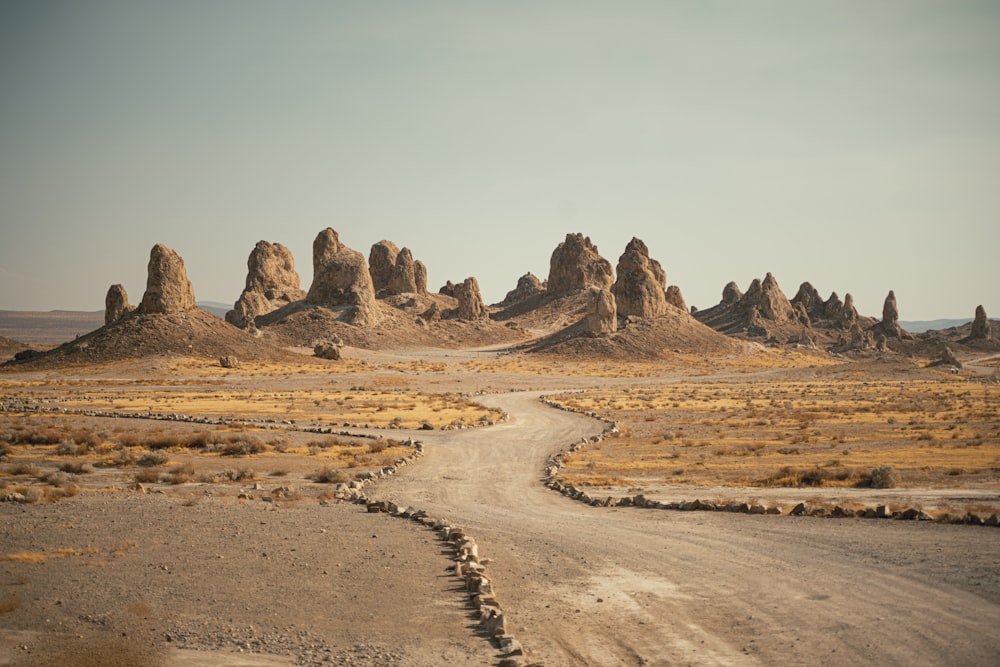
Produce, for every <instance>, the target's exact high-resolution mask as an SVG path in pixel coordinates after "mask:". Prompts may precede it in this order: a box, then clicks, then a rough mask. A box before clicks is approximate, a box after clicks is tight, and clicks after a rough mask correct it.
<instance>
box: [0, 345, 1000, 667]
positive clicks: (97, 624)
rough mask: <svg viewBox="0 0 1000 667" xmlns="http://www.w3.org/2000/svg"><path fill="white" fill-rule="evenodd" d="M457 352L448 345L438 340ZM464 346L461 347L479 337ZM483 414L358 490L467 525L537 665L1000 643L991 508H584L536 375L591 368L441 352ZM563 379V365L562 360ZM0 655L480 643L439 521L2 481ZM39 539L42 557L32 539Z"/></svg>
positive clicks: (78, 656) (325, 653) (282, 658)
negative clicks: (466, 360) (937, 515)
mask: <svg viewBox="0 0 1000 667" xmlns="http://www.w3.org/2000/svg"><path fill="white" fill-rule="evenodd" d="M445 357H448V358H451V359H455V358H461V355H458V356H457V357H456V355H454V354H453V353H447V354H445V353H441V355H440V358H445ZM473 358H474V357H473ZM434 378H435V381H436V382H438V383H439V384H438V385H437V386H439V387H440V388H442V389H444V388H446V387H455V388H463V387H465V388H466V389H472V387H471V386H469V385H476V386H477V387H478V386H482V385H489V386H490V387H491V388H492V389H499V388H502V387H511V388H517V389H529V388H530V389H534V390H535V391H519V392H507V393H497V394H493V395H489V396H485V397H483V400H484V402H487V403H489V404H491V405H496V406H499V407H501V408H503V409H505V410H507V412H508V413H509V415H510V419H509V421H507V422H506V423H503V424H499V425H496V426H493V427H490V428H487V429H474V430H465V431H446V432H442V431H434V432H422V433H420V434H419V437H420V438H421V439H422V440H423V442H424V443H425V446H426V452H427V454H426V456H425V457H424V458H423V459H422V460H420V461H419V462H418V463H417V464H415V465H412V466H407V467H404V468H403V469H401V471H400V473H399V474H398V475H397V476H395V477H393V478H391V479H388V480H385V481H382V482H379V483H378V484H377V485H375V486H374V487H372V488H371V489H370V490H369V491H368V493H369V495H370V496H372V497H376V498H384V499H389V500H394V501H396V502H398V503H400V504H405V505H410V506H414V507H417V508H422V509H425V510H428V511H429V512H431V513H432V514H434V515H436V516H440V517H445V518H447V519H449V520H450V521H452V522H453V523H455V524H457V525H460V526H462V527H464V528H466V529H467V530H468V532H469V533H470V534H471V535H473V536H474V537H475V538H476V540H477V541H478V543H479V551H480V556H481V557H485V558H489V559H492V562H491V563H490V564H489V565H488V568H487V572H488V574H489V575H490V577H492V579H493V581H494V584H495V585H496V588H497V594H498V598H499V600H500V602H501V604H502V605H503V608H504V610H505V612H506V613H507V615H508V618H509V621H510V622H509V626H510V629H511V630H512V631H513V632H514V634H515V635H516V636H517V638H518V639H519V640H520V641H521V642H522V643H523V644H524V645H525V647H526V648H527V649H528V651H529V653H530V658H531V660H535V661H539V662H543V663H544V664H545V665H549V666H550V667H551V666H557V665H684V664H691V665H849V664H851V665H853V664H880V665H941V664H949V665H995V664H996V661H997V656H998V655H1000V635H998V633H997V631H996V629H997V628H998V627H1000V530H997V529H993V528H983V527H970V526H952V525H940V524H933V523H925V522H902V521H874V520H856V519H841V520H823V519H814V518H806V517H803V518H797V517H784V516H783V517H762V516H747V515H734V514H725V513H705V512H696V513H681V512H665V511H654V510H639V509H634V508H591V507H586V506H583V505H581V504H579V503H577V502H574V501H571V500H568V499H566V498H564V497H562V496H561V495H558V494H556V493H554V492H552V491H550V490H548V489H546V488H545V487H544V486H543V485H542V482H541V473H542V468H543V467H544V462H545V460H546V458H547V457H548V456H549V455H550V454H551V453H553V452H555V451H557V450H559V449H561V448H563V447H565V446H566V445H568V444H570V443H572V442H574V441H576V440H578V439H580V438H581V437H586V436H589V435H591V434H595V433H598V432H599V431H600V430H601V428H602V427H603V425H602V424H600V423H599V422H597V421H595V420H592V419H589V418H586V417H582V416H579V415H574V414H572V413H568V412H564V411H559V410H554V409H551V408H548V407H546V406H544V405H543V404H541V403H539V402H538V401H537V400H536V397H537V394H538V390H540V389H545V390H548V391H552V390H557V389H574V388H581V387H582V386H584V385H585V384H589V386H593V384H594V380H593V379H590V380H587V381H586V382H583V381H575V382H574V381H570V382H569V384H568V385H566V384H563V385H562V386H561V385H560V379H559V378H551V377H541V376H538V377H531V376H511V377H509V378H506V377H504V376H499V375H494V376H490V377H486V376H483V377H479V376H476V377H469V376H468V375H452V374H450V373H444V374H440V375H435V376H434ZM562 382H563V383H565V382H566V380H565V379H562ZM0 516H2V519H3V524H2V526H3V527H2V529H0V547H2V549H0V550H2V553H3V554H6V555H8V556H10V555H12V554H18V553H24V554H27V556H24V557H22V558H21V559H20V560H18V559H14V560H9V559H8V560H5V561H0V665H53V664H60V665H62V664H65V665H154V666H155V667H161V666H162V667H170V666H179V667H183V666H188V667H190V666H194V665H199V666H200V665H233V666H235V665H245V666H247V667H255V666H263V665H292V664H301V665H358V666H374V665H413V666H417V665H442V664H455V665H488V664H496V663H497V662H498V658H499V655H500V654H499V652H498V650H497V648H496V647H495V646H494V645H493V644H492V643H491V642H490V641H489V640H488V638H486V637H485V636H484V635H483V634H482V632H481V631H480V629H479V627H478V626H477V625H476V623H475V620H474V617H473V616H472V609H471V607H470V606H469V605H468V601H467V597H466V595H465V594H464V592H463V591H461V590H459V588H460V586H459V583H460V582H459V580H457V579H456V578H454V577H453V576H452V575H451V574H449V573H448V572H447V571H446V569H447V567H448V566H449V563H450V561H449V558H448V555H447V553H446V551H445V550H444V548H443V544H442V542H441V541H440V540H439V539H438V538H437V537H436V535H435V533H434V532H433V531H431V530H429V529H427V528H424V527H422V526H420V525H418V524H416V523H414V522H410V521H405V520H402V519H396V518H392V517H389V516H387V515H384V514H367V513H366V512H365V511H364V508H362V507H359V506H357V505H351V504H329V505H321V504H320V503H318V502H317V501H316V500H315V499H309V498H307V499H303V500H299V501H296V502H291V503H287V502H278V503H267V502H264V501H262V500H261V499H260V498H259V497H258V498H256V499H254V500H246V501H241V500H238V499H237V498H236V497H235V495H233V494H229V495H213V496H204V497H200V498H199V497H198V496H193V495H191V493H190V491H186V492H185V493H183V494H181V493H171V492H169V491H168V492H167V493H163V494H160V493H151V494H137V493H129V492H117V493H94V492H84V493H82V494H80V495H78V496H75V497H73V498H69V499H66V500H63V501H61V502H60V503H58V504H55V505H15V504H12V503H3V504H0ZM33 553H34V554H39V553H40V554H44V555H45V556H47V558H46V560H44V562H23V561H25V560H27V561H31V560H32V559H31V557H30V555H31V554H33Z"/></svg>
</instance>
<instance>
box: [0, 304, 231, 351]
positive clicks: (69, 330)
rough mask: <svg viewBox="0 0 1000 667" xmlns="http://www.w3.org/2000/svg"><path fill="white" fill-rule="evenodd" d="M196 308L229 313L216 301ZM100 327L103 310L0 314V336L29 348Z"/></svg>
mask: <svg viewBox="0 0 1000 667" xmlns="http://www.w3.org/2000/svg"><path fill="white" fill-rule="evenodd" d="M198 307H199V308H201V309H202V310H205V311H208V312H209V313H211V314H212V315H215V316H216V317H219V318H225V316H226V312H227V311H229V310H231V309H232V306H230V305H226V304H222V303H217V302H215V301H205V302H199V303H198ZM102 326H104V311H103V310H94V311H85V310H49V311H37V310H0V336H5V337H7V338H13V339H15V340H18V341H23V342H24V343H25V345H26V346H29V347H30V346H31V345H35V346H40V347H46V348H47V347H51V346H53V345H58V344H59V343H65V342H67V341H71V340H73V339H75V338H78V337H80V336H83V335H84V334H88V333H90V332H91V331H93V330H94V329H99V328H101V327H102Z"/></svg>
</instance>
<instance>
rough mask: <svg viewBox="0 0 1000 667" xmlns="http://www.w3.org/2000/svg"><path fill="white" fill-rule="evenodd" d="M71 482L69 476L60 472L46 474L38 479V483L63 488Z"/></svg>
mask: <svg viewBox="0 0 1000 667" xmlns="http://www.w3.org/2000/svg"><path fill="white" fill-rule="evenodd" d="M69 480H70V477H69V475H68V474H66V473H64V472H62V471H58V470H57V471H53V472H50V473H46V474H44V475H42V476H41V477H39V478H38V481H40V482H45V483H46V484H51V485H52V486H62V485H63V484H66V483H67V482H69Z"/></svg>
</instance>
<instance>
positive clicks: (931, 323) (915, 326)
mask: <svg viewBox="0 0 1000 667" xmlns="http://www.w3.org/2000/svg"><path fill="white" fill-rule="evenodd" d="M971 321H972V318H971V317H966V318H964V319H958V320H915V321H912V322H904V321H902V320H900V322H899V326H901V327H903V329H905V330H906V331H909V332H910V333H923V332H925V331H940V330H941V329H951V328H952V327H960V326H962V325H963V324H968V323H969V322H971Z"/></svg>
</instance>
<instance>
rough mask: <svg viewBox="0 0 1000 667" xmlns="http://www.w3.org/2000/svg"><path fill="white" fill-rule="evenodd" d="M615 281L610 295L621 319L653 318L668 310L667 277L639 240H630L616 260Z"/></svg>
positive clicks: (633, 238)
mask: <svg viewBox="0 0 1000 667" xmlns="http://www.w3.org/2000/svg"><path fill="white" fill-rule="evenodd" d="M617 273H618V279H617V280H615V283H614V286H612V288H611V291H612V293H613V294H614V295H615V302H616V304H617V306H618V314H619V315H621V316H622V317H630V316H631V317H656V316H658V315H662V314H663V313H664V312H666V310H667V299H666V294H665V292H664V291H665V290H666V288H667V274H666V273H665V272H664V270H663V267H661V266H660V263H659V262H657V261H656V260H655V259H650V257H649V249H648V248H647V247H646V244H645V243H643V242H642V241H641V240H640V239H637V238H635V237H632V240H631V241H629V243H628V245H627V246H625V252H624V253H622V255H621V257H619V258H618V270H617Z"/></svg>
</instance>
